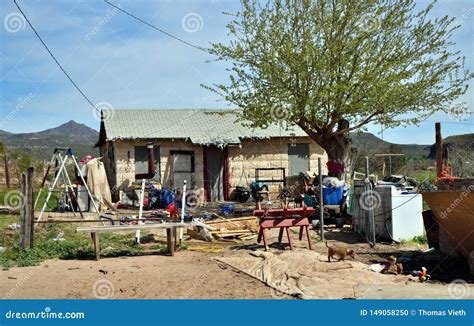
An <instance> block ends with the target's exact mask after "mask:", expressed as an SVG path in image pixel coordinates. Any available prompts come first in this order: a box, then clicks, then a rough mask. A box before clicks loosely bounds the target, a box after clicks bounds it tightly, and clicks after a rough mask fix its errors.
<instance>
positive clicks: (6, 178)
mask: <svg viewBox="0 0 474 326" xmlns="http://www.w3.org/2000/svg"><path fill="white" fill-rule="evenodd" d="M3 164H4V171H5V185H6V186H7V188H10V171H8V157H7V153H3Z"/></svg>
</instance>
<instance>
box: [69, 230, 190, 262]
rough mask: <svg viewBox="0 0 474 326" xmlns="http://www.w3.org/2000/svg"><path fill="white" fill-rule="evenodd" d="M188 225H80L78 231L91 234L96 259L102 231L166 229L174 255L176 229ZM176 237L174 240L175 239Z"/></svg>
mask: <svg viewBox="0 0 474 326" xmlns="http://www.w3.org/2000/svg"><path fill="white" fill-rule="evenodd" d="M184 227H186V224H185V223H154V224H134V225H106V226H90V227H78V228H77V229H76V232H88V233H90V234H91V237H92V241H93V242H94V250H95V259H96V260H99V259H100V242H99V233H101V232H119V231H137V230H155V229H166V244H167V249H168V253H169V254H170V255H171V256H174V251H175V249H176V246H177V236H176V229H179V228H184ZM173 238H174V241H173Z"/></svg>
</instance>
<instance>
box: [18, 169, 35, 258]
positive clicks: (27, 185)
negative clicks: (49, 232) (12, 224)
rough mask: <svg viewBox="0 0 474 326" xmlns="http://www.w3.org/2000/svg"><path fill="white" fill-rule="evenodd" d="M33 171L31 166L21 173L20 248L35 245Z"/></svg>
mask: <svg viewBox="0 0 474 326" xmlns="http://www.w3.org/2000/svg"><path fill="white" fill-rule="evenodd" d="M33 172H34V168H33V167H29V168H27V169H26V171H25V172H23V173H22V174H21V178H20V191H21V206H20V248H21V249H29V248H32V247H33V234H34V205H33V204H34V198H33Z"/></svg>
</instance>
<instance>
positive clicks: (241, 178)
mask: <svg viewBox="0 0 474 326" xmlns="http://www.w3.org/2000/svg"><path fill="white" fill-rule="evenodd" d="M148 142H149V140H136V141H127V140H117V141H115V142H113V143H111V144H106V145H104V146H103V147H102V148H101V153H106V152H107V151H109V152H110V150H109V146H111V145H112V144H113V151H112V152H113V158H111V159H110V164H107V162H105V163H106V169H107V173H108V174H110V173H111V174H113V177H109V183H110V186H111V187H112V188H114V185H116V187H115V189H117V190H121V189H125V188H127V187H128V186H129V185H131V183H132V182H133V181H134V180H135V147H134V146H146V145H147V143H148ZM296 142H297V143H308V144H309V150H310V170H311V171H314V172H317V170H318V157H322V158H323V169H324V171H326V162H327V156H326V154H325V152H324V150H323V149H322V148H321V147H320V146H319V145H317V144H316V143H314V142H313V141H312V140H310V139H309V137H298V138H297V140H296ZM153 143H154V144H155V146H160V174H161V180H162V183H163V185H164V186H165V187H169V186H170V185H171V180H170V177H171V160H170V151H171V150H186V151H193V152H194V165H195V172H194V175H193V179H194V180H193V182H192V183H189V182H188V187H189V188H190V189H194V190H195V192H196V194H197V196H198V197H201V198H204V175H203V168H204V166H203V147H202V146H200V145H195V144H192V143H191V142H189V141H184V140H174V141H172V140H155V141H153ZM289 143H291V141H290V139H289V138H272V139H263V140H244V141H243V142H242V144H241V146H229V147H228V154H229V157H228V164H229V188H230V192H232V190H233V189H234V188H235V187H236V186H247V187H248V186H249V185H250V183H251V182H252V181H253V180H254V178H255V169H256V168H269V167H283V168H285V173H286V175H287V176H288V165H289V161H288V144H289ZM102 150H104V152H102ZM102 155H103V156H104V154H102ZM104 157H105V156H104ZM113 161H115V164H112V162H113ZM260 176H261V178H272V177H273V178H275V179H278V178H281V176H280V175H278V174H276V173H275V172H270V171H268V172H266V173H261V175H260ZM111 181H114V182H111ZM270 186H271V188H272V189H271V191H272V192H273V193H275V192H277V191H278V190H279V185H278V184H276V183H275V184H273V185H272V184H271V185H270Z"/></svg>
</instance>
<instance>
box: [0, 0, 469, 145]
mask: <svg viewBox="0 0 474 326" xmlns="http://www.w3.org/2000/svg"><path fill="white" fill-rule="evenodd" d="M18 2H19V3H20V5H21V6H22V8H23V10H24V11H25V13H26V14H27V16H28V18H29V19H30V20H31V22H32V23H33V25H34V26H35V27H36V29H37V30H38V32H39V33H40V35H41V36H43V39H44V40H45V42H46V43H47V44H48V46H49V47H50V49H51V50H52V51H53V53H54V54H55V55H56V57H57V58H58V59H59V61H60V62H61V63H62V65H63V66H64V68H65V69H66V70H67V71H68V72H69V74H70V75H71V76H72V77H73V79H74V80H75V81H76V83H77V84H78V85H79V86H80V87H81V88H82V89H83V90H84V92H85V93H86V94H87V96H88V97H89V98H90V99H91V100H92V101H93V103H100V102H105V103H110V105H112V106H113V107H115V108H225V107H228V104H227V103H226V102H223V101H221V100H220V99H219V98H218V97H217V96H216V95H214V94H211V93H209V92H208V91H207V90H205V89H203V88H202V87H201V86H200V84H201V83H204V84H212V83H215V82H217V83H218V82H225V81H227V78H226V72H225V67H226V66H225V64H224V63H220V62H210V63H206V60H211V59H212V57H211V56H210V55H208V54H206V53H203V52H201V51H198V50H196V49H193V48H191V47H188V46H186V45H184V44H182V43H180V42H178V41H176V40H174V39H172V38H170V37H168V36H166V35H163V34H161V33H159V32H157V31H156V30H153V29H151V28H150V27H148V26H146V25H143V24H141V23H139V22H137V21H135V20H133V19H131V18H130V17H128V16H126V15H124V14H123V13H120V12H117V11H114V10H113V8H112V7H110V6H109V5H107V4H106V3H105V2H103V1H102V0H68V1H66V0H49V1H48V0H18ZM111 2H113V3H115V4H120V6H121V7H122V8H123V9H125V10H127V11H130V12H132V13H134V14H135V15H137V16H139V17H141V18H143V19H144V20H146V21H149V22H151V23H153V24H154V25H156V26H158V27H160V28H163V29H164V30H167V31H169V32H170V33H172V34H174V35H176V36H178V37H181V38H183V39H185V40H187V41H189V42H191V43H193V44H197V45H201V46H207V45H208V44H209V42H212V41H214V42H216V41H225V40H226V39H227V31H226V28H225V26H226V24H227V22H228V21H229V19H230V18H229V17H228V16H225V15H223V14H222V12H223V11H228V12H235V11H237V10H238V9H239V7H240V4H239V1H235V0H232V1H231V0H175V1H172V0H156V1H151V0H137V1H131V0H111ZM426 3H427V1H419V5H420V6H423V5H425V4H426ZM0 10H1V19H2V22H3V24H2V26H0V63H1V66H0V78H1V82H0V129H2V130H6V131H10V132H31V131H39V130H43V129H46V128H51V127H55V126H58V125H60V124H62V123H64V122H67V121H69V120H75V121H77V122H80V123H84V124H86V125H88V126H90V127H92V128H95V129H98V127H99V121H98V119H97V117H96V115H95V114H94V112H93V109H92V108H91V107H90V105H89V104H88V103H87V102H86V101H85V100H84V98H82V97H81V96H80V94H79V93H78V92H77V91H76V90H75V89H74V88H73V86H72V85H71V84H70V83H69V81H68V80H67V79H66V77H65V76H64V75H63V74H62V72H61V71H60V70H59V68H58V67H57V66H56V65H55V63H54V62H53V60H52V58H51V57H50V56H49V54H48V53H47V52H46V51H45V50H44V48H43V47H42V45H41V44H40V43H39V41H38V39H37V38H36V37H35V36H34V34H33V32H32V30H31V29H30V28H29V26H27V25H26V24H25V22H24V21H15V18H17V17H18V16H16V15H17V14H18V10H17V8H16V7H15V5H14V3H13V1H7V0H3V1H2V2H1V4H0ZM445 14H448V15H450V16H452V17H456V19H457V22H459V23H460V24H461V28H460V29H459V30H458V31H457V32H456V34H455V39H454V41H455V42H456V47H455V48H456V49H459V50H461V51H462V54H463V55H464V56H466V65H467V67H468V68H469V69H470V70H471V71H472V70H474V59H473V54H474V37H473V35H474V33H473V29H474V3H473V2H472V1H470V0H441V1H439V2H438V3H437V4H436V5H435V9H434V12H433V15H435V16H442V15H445ZM16 22H19V24H16V25H15V23H16ZM193 22H197V25H193V24H192V23H193ZM186 23H189V25H187V24H186ZM473 88H474V83H473V82H471V83H470V89H469V90H468V93H467V94H466V95H465V96H464V97H463V98H461V99H459V102H462V101H466V102H467V103H468V106H469V108H471V111H473V109H472V108H473V104H474V101H473V98H474V89H473ZM433 121H442V122H445V123H444V124H443V135H444V136H449V135H454V134H461V133H473V132H474V116H473V115H470V117H469V118H468V119H467V120H465V121H462V122H461V123H460V122H459V121H456V120H453V119H451V118H450V117H449V116H448V115H447V114H445V113H438V114H435V115H434V116H433V117H432V118H430V119H429V121H427V122H424V123H423V124H422V125H421V126H420V127H408V128H397V129H393V130H385V131H384V133H383V138H384V139H385V140H387V141H391V142H395V143H419V144H430V143H433V142H434V123H433ZM369 131H371V132H374V133H378V132H379V131H380V127H379V126H369ZM379 136H380V135H379Z"/></svg>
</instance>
